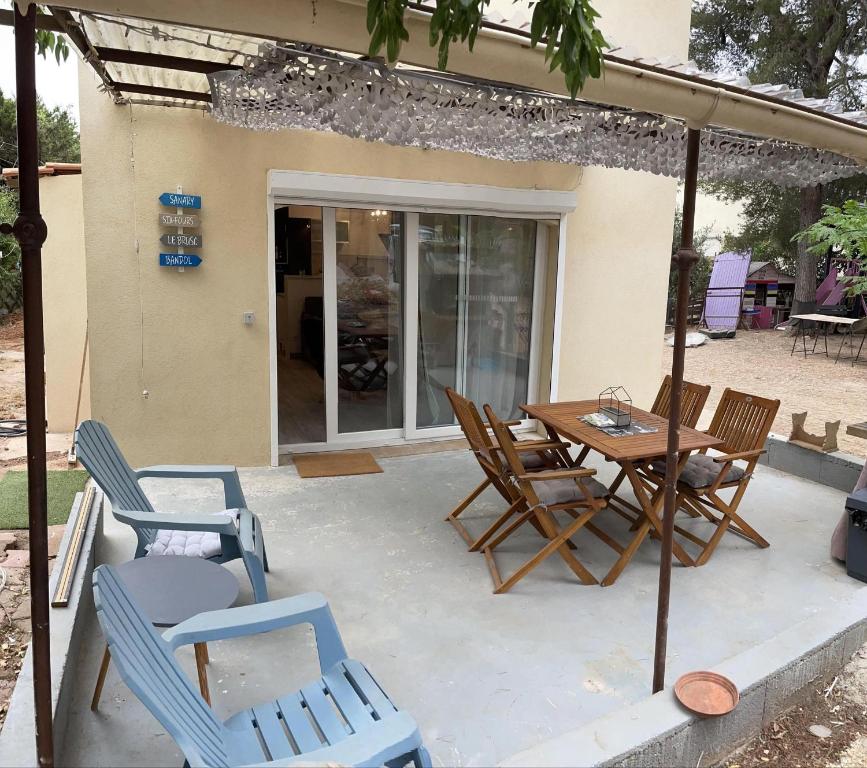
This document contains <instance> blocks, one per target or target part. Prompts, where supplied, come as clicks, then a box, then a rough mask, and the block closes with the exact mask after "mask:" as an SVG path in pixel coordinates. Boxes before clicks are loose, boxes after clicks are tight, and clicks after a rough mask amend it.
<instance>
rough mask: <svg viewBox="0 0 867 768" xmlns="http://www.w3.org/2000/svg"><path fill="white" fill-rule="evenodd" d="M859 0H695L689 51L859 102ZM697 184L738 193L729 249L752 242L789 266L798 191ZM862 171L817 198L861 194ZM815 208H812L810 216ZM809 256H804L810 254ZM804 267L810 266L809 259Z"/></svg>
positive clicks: (865, 84)
mask: <svg viewBox="0 0 867 768" xmlns="http://www.w3.org/2000/svg"><path fill="white" fill-rule="evenodd" d="M865 54H867V2H864V0H697V2H696V3H695V5H694V7H693V15H692V36H691V43H690V56H691V57H692V58H694V59H695V60H696V63H697V64H698V65H699V66H701V67H703V68H706V69H711V70H717V71H732V70H734V71H737V72H743V73H745V74H747V75H748V76H749V78H750V79H751V80H752V81H753V82H758V83H786V84H788V85H791V86H793V87H796V88H800V89H802V90H803V92H804V95H805V96H807V97H811V98H834V99H836V100H838V101H840V102H841V103H842V104H843V105H844V106H845V107H846V108H847V109H852V110H855V109H863V108H864V106H865V102H867V64H865ZM702 186H703V188H704V189H705V191H708V192H710V193H712V194H715V195H717V196H719V197H722V198H724V199H728V200H744V202H745V206H746V207H745V211H744V216H743V218H742V226H741V230H740V231H739V232H737V233H735V234H734V235H733V236H729V237H727V238H726V240H725V242H724V245H725V247H726V248H728V249H732V250H746V249H748V248H749V249H752V251H753V256H754V258H755V259H759V260H763V261H765V260H767V261H773V262H774V263H775V264H776V265H777V266H778V267H779V268H781V269H784V270H786V271H790V272H795V271H797V267H798V265H799V262H800V263H802V267H803V263H804V262H805V259H804V253H803V252H802V253H801V254H800V256H799V253H798V246H797V241H793V240H792V238H793V236H794V235H795V234H796V233H797V232H798V231H799V230H800V229H802V228H803V226H804V225H805V224H809V223H811V221H812V220H810V221H807V222H803V223H802V222H801V212H800V207H801V204H802V202H803V199H802V195H801V193H800V192H799V190H796V189H780V188H779V187H776V186H774V185H771V184H769V183H766V182H752V183H744V182H716V183H712V184H703V185H702ZM865 188H867V177H865V176H859V177H855V178H854V179H847V180H843V181H837V182H833V183H831V184H828V185H825V186H824V187H823V188H822V192H823V194H824V199H825V202H827V203H829V204H832V205H841V204H842V203H843V201H844V200H846V199H849V198H851V197H855V198H859V199H863V197H864V190H865ZM818 213H819V209H818V208H816V212H815V215H817V216H818ZM811 264H812V262H811ZM811 268H812V267H811Z"/></svg>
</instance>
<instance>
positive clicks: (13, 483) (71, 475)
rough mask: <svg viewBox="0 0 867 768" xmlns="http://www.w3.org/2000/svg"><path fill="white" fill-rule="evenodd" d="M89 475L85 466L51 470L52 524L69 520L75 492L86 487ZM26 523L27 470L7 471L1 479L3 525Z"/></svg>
mask: <svg viewBox="0 0 867 768" xmlns="http://www.w3.org/2000/svg"><path fill="white" fill-rule="evenodd" d="M87 478H88V474H87V472H85V471H84V470H83V469H70V470H66V469H49V470H48V524H49V525H60V524H61V523H65V522H66V520H67V519H68V518H69V511H70V509H71V508H72V502H73V501H74V500H75V494H76V493H78V492H79V491H83V490H84V486H85V484H86V483H87ZM27 527H28V525H27V473H26V472H20V471H18V472H7V473H6V474H5V475H4V476H3V477H2V479H0V529H3V530H7V529H10V528H27Z"/></svg>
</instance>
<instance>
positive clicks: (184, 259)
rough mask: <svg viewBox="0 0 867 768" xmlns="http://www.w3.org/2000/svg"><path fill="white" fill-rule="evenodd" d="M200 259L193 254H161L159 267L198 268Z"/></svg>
mask: <svg viewBox="0 0 867 768" xmlns="http://www.w3.org/2000/svg"><path fill="white" fill-rule="evenodd" d="M201 263H202V257H201V256H197V255H196V254H194V253H161V254H160V266H161V267H198V266H199V264H201Z"/></svg>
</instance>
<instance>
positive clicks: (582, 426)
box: [521, 400, 722, 587]
mask: <svg viewBox="0 0 867 768" xmlns="http://www.w3.org/2000/svg"><path fill="white" fill-rule="evenodd" d="M521 409H522V410H523V411H524V412H525V413H526V414H527V415H528V416H529V417H530V418H532V419H537V420H538V421H539V422H540V423H541V424H543V425H544V426H545V429H546V430H547V432H548V435H549V436H550V437H551V438H552V439H557V437H558V436H561V437H562V438H565V439H567V440H569V441H571V442H572V443H573V444H575V445H576V446H581V451H580V453H579V455H578V459H577V462H576V463H577V464H579V465H580V464H581V462H583V461H584V459H585V458H586V457H587V455H588V454H589V453H590V451H596V452H597V453H599V454H601V455H602V456H604V457H605V459H606V460H608V461H613V462H616V463H617V464H619V465H620V466H621V467H622V468H623V470H624V472H625V473H626V477H627V479H628V480H629V482H630V484H631V486H632V491H633V493H634V494H635V498H636V500H637V501H638V504H639V507H638V508H636V507H633V506H632V505H630V504H628V503H625V502H624V501H623V500H621V499H618V498H617V497H613V498H614V500H615V501H620V503H621V504H622V505H623V506H628V507H630V508H631V509H633V510H634V511H636V512H637V513H638V516H637V518H636V519H635V520H634V521H633V526H632V533H633V536H632V538H631V539H630V541H629V543H628V544H627V545H626V546H625V547H621V546H619V545H618V544H617V543H616V542H614V541H613V540H612V539H610V537H608V536H606V537H605V538H604V539H603V540H604V541H606V543H607V544H609V546H612V547H613V548H614V549H615V551H617V552H618V553H619V555H620V557H619V558H618V559H617V562H615V563H614V565H613V566H612V568H611V570H610V571H609V572H608V574H607V575H606V576H605V578H604V579H603V580H602V582H601V584H602V586H603V587H607V586H610V585H611V584H613V583H614V582H615V581H616V580H617V577H618V576H620V574H621V572H622V571H623V569H624V568H625V567H626V566H627V565H628V564H629V561H630V560H631V559H632V558H633V556H634V555H635V553H636V551H637V550H638V547H639V546H641V543H642V542H643V541H644V539H645V538H646V537H647V536H648V534H650V533H651V532H655V533H656V534H658V535H659V536H660V537H661V536H662V516H661V512H662V504H663V495H664V494H663V488H662V487H657V486H655V485H653V484H652V483H650V482H649V481H648V480H647V478H646V476H644V475H643V473H642V471H641V470H642V467H644V466H647V465H649V464H650V463H651V462H652V461H654V460H656V459H659V458H664V457H665V453H666V442H667V437H668V420H667V419H664V418H663V417H661V416H657V415H656V414H653V413H649V412H647V411H643V410H641V409H640V408H632V423H633V424H636V423H637V424H639V425H641V426H643V427H646V428H647V429H650V430H655V431H651V432H647V433H644V434H622V435H612V434H608V433H607V432H605V431H603V430H602V429H600V428H599V427H595V426H593V425H591V424H588V423H587V422H585V421H582V420H581V417H582V416H587V415H589V414H593V413H597V412H598V411H599V401H598V400H579V401H574V402H565V403H545V404H541V405H523V406H521ZM720 444H722V441H721V440H720V439H719V438H716V437H713V436H712V435H708V434H706V433H705V432H699V431H698V430H696V429H691V428H690V427H685V426H681V427H680V430H679V440H678V455H679V461H678V467H677V471H678V475H679V474H680V471H681V470H682V469H683V466H684V464H686V460H687V459H688V458H689V455H690V454H691V453H692V452H693V451H697V450H700V449H703V448H713V447H714V446H717V445H720ZM610 506H611V507H612V509H614V510H615V511H619V512H621V513H622V511H621V510H620V509H618V508H617V506H615V504H611V505H610ZM673 553H674V555H675V557H677V559H678V560H680V562H681V563H683V564H684V565H695V562H694V561H693V559H692V558H691V557H690V556H689V555H688V554H687V553H686V551H685V550H684V549H683V547H682V546H681V545H680V544H679V543H678V542H677V541H675V542H674V547H673Z"/></svg>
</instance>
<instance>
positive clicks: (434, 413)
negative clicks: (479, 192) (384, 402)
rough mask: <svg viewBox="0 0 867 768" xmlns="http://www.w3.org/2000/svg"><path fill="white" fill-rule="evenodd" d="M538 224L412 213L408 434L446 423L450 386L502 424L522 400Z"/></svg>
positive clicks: (451, 421)
mask: <svg viewBox="0 0 867 768" xmlns="http://www.w3.org/2000/svg"><path fill="white" fill-rule="evenodd" d="M538 226H539V225H538V224H537V222H535V221H533V220H530V219H509V218H499V217H493V216H465V215H460V214H420V215H419V227H418V276H417V279H418V343H417V361H416V362H417V374H416V402H415V406H416V408H415V411H416V418H415V425H414V426H415V428H416V429H418V430H423V429H425V428H430V427H441V426H446V425H451V424H454V423H455V421H454V414H453V413H452V410H451V407H450V406H449V403H448V400H447V398H446V395H445V389H446V387H452V388H454V389H456V390H457V391H458V392H460V393H462V394H464V395H466V397H469V398H470V399H471V400H473V401H475V402H476V403H478V404H479V405H481V404H483V403H489V404H490V405H491V406H492V407H493V408H494V410H495V411H496V412H497V413H498V414H500V415H501V416H502V417H503V418H507V419H512V418H520V417H521V411H520V408H519V406H520V405H521V404H522V403H524V402H526V401H527V399H528V395H529V393H530V374H531V359H530V358H531V350H532V343H531V342H532V330H533V328H532V319H533V297H534V292H535V288H536V267H537V263H536V260H537V255H536V254H537V229H538Z"/></svg>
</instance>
